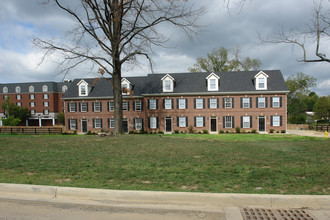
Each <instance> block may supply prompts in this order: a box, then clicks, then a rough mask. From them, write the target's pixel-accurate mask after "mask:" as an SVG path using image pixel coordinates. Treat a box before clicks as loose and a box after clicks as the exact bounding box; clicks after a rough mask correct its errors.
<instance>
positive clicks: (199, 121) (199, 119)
mask: <svg viewBox="0 0 330 220" xmlns="http://www.w3.org/2000/svg"><path fill="white" fill-rule="evenodd" d="M203 124H204V123H203V117H196V127H203Z"/></svg>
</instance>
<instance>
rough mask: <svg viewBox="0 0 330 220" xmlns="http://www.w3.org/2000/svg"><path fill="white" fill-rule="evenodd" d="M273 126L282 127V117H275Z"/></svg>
mask: <svg viewBox="0 0 330 220" xmlns="http://www.w3.org/2000/svg"><path fill="white" fill-rule="evenodd" d="M273 126H275V127H277V126H280V116H273Z"/></svg>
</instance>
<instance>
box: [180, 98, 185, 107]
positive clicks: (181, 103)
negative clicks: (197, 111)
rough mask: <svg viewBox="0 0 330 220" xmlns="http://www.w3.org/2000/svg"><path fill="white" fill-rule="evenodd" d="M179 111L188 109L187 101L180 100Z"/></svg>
mask: <svg viewBox="0 0 330 220" xmlns="http://www.w3.org/2000/svg"><path fill="white" fill-rule="evenodd" d="M179 109H186V99H179Z"/></svg>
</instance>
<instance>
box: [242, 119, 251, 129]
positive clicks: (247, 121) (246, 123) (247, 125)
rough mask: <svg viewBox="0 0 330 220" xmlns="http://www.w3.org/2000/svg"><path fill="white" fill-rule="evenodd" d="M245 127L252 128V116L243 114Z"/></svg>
mask: <svg viewBox="0 0 330 220" xmlns="http://www.w3.org/2000/svg"><path fill="white" fill-rule="evenodd" d="M243 128H250V116H243Z"/></svg>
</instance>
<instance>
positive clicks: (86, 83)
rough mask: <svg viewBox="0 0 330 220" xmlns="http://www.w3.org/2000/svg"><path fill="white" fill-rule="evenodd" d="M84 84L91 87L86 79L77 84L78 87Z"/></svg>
mask: <svg viewBox="0 0 330 220" xmlns="http://www.w3.org/2000/svg"><path fill="white" fill-rule="evenodd" d="M82 83H85V84H86V85H89V84H88V82H86V81H85V80H84V79H82V80H80V81H79V82H78V83H77V86H79V85H81V84H82Z"/></svg>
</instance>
